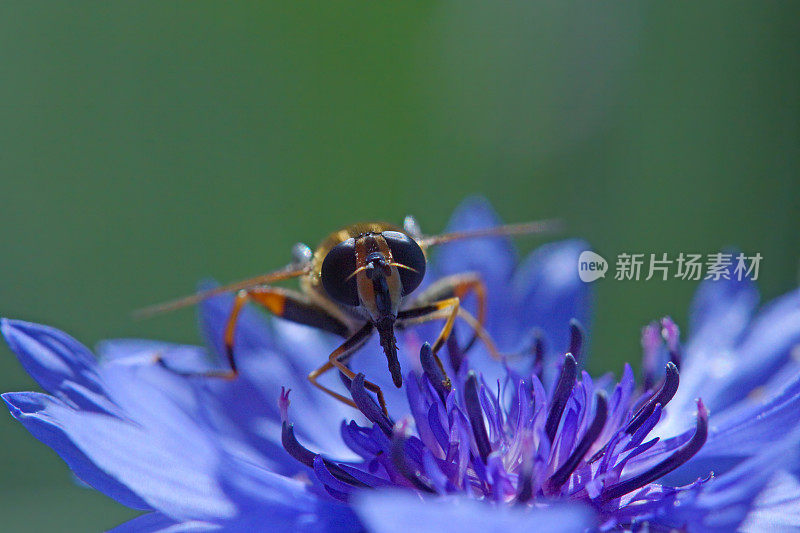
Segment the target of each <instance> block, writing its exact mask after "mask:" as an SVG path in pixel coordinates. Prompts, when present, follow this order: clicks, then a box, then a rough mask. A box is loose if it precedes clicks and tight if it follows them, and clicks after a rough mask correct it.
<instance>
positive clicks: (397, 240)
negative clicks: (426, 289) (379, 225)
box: [382, 231, 425, 296]
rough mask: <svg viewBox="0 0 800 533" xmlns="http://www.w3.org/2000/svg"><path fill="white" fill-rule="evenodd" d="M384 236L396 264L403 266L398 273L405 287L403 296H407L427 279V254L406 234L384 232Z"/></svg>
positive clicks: (398, 269)
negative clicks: (423, 279)
mask: <svg viewBox="0 0 800 533" xmlns="http://www.w3.org/2000/svg"><path fill="white" fill-rule="evenodd" d="M382 235H383V238H384V239H386V244H388V245H389V249H390V250H391V251H392V259H393V260H394V262H395V263H399V264H400V265H403V266H402V267H397V271H398V272H399V273H400V283H401V284H402V285H403V296H405V295H407V294H409V293H411V292H412V291H413V290H414V289H416V288H417V287H419V284H420V283H422V278H424V277H425V254H424V253H422V248H420V247H419V244H417V242H416V241H415V240H414V239H412V238H411V237H409V236H408V235H406V234H405V233H400V232H399V231H384V232H383V233H382ZM403 267H405V268H403Z"/></svg>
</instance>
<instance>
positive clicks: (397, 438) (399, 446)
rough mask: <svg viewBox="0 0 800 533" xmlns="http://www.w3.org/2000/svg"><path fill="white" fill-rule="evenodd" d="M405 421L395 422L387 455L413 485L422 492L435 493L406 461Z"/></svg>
mask: <svg viewBox="0 0 800 533" xmlns="http://www.w3.org/2000/svg"><path fill="white" fill-rule="evenodd" d="M406 426H407V423H406V422H405V421H401V422H399V423H398V424H397V427H396V429H395V431H394V432H393V434H392V445H391V449H390V450H389V456H390V457H391V459H392V464H393V465H394V467H395V468H396V469H397V471H398V472H399V473H400V474H401V475H402V476H403V477H404V478H406V479H407V480H408V481H409V482H410V483H411V484H412V485H414V487H415V488H416V489H418V490H421V491H423V492H428V493H431V494H435V493H436V491H435V490H434V489H433V488H431V487H430V485H428V483H427V482H425V481H424V480H423V479H422V474H421V473H420V472H419V470H417V469H416V468H412V466H411V465H410V464H409V462H408V454H407V453H406V449H405V448H406V440H407V438H406V435H405V433H406V430H407V427H406Z"/></svg>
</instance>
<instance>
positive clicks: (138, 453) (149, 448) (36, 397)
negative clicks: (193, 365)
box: [4, 381, 234, 520]
mask: <svg viewBox="0 0 800 533" xmlns="http://www.w3.org/2000/svg"><path fill="white" fill-rule="evenodd" d="M136 387H137V389H138V390H136V391H126V392H128V393H129V395H130V396H129V397H124V398H122V400H123V402H124V405H125V407H126V411H128V412H131V413H135V415H136V421H135V422H129V421H126V420H121V419H119V418H117V417H111V416H108V415H103V414H97V413H91V412H86V411H76V410H74V409H72V408H70V407H69V406H67V405H65V404H64V403H63V402H60V401H58V400H57V399H55V398H52V397H50V396H47V395H44V394H37V393H20V394H7V395H4V399H5V400H6V401H7V402H8V403H9V405H10V406H12V413H13V414H14V416H15V417H16V418H17V419H18V420H19V421H20V422H22V423H23V424H24V425H25V426H26V428H28V429H29V430H30V431H31V432H32V433H33V434H34V435H35V436H36V437H38V438H40V439H42V440H43V441H44V442H45V443H46V444H48V445H50V446H52V447H53V448H54V449H55V450H56V451H57V452H58V453H60V454H61V455H62V456H64V457H65V459H67V461H68V462H69V463H71V464H70V466H74V467H75V472H76V474H78V476H79V477H81V479H83V480H84V481H86V482H87V483H89V484H90V485H92V486H94V487H95V488H97V489H98V490H101V491H103V492H107V493H108V494H109V496H112V497H114V498H115V499H118V500H119V499H120V497H119V487H120V486H125V487H127V488H128V489H129V491H130V492H133V493H135V494H136V495H137V496H138V497H139V498H140V500H137V499H135V498H129V499H130V500H132V501H130V502H125V503H126V505H131V504H132V503H133V504H138V505H135V506H136V507H139V508H142V507H145V508H147V507H149V508H153V509H157V510H159V511H161V512H163V513H165V514H167V515H169V516H171V517H172V518H175V519H177V520H188V519H195V520H206V519H213V518H217V517H221V516H223V517H224V516H228V515H231V514H233V512H234V508H233V505H232V504H231V502H229V501H228V500H227V499H226V498H225V496H224V494H223V493H222V492H221V490H220V489H219V487H218V486H217V481H216V479H215V478H216V470H215V467H216V462H217V456H216V448H215V442H214V440H213V435H211V434H207V433H206V431H204V428H202V427H198V426H197V424H196V422H195V421H193V420H191V419H190V418H188V416H187V415H186V414H185V413H183V412H182V411H181V410H180V409H179V408H177V407H176V406H175V405H174V403H173V402H172V400H171V399H170V398H169V397H168V396H167V395H166V394H165V393H164V391H160V390H158V389H155V388H152V387H148V386H147V384H146V383H145V382H143V381H139V382H138V383H136ZM118 397H121V395H120V396H118ZM137 403H138V405H137ZM76 450H79V453H76ZM89 462H91V463H92V464H93V465H94V467H93V468H92V466H91V465H89V464H88V463H89ZM97 472H101V473H104V474H105V477H101V476H99V475H98V474H97ZM92 476H94V477H92ZM109 479H112V480H115V481H116V483H114V484H111V485H109V484H108V480H109ZM130 492H126V493H125V495H129V494H130ZM142 500H144V502H146V504H144V505H143V504H142Z"/></svg>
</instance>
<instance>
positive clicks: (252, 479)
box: [220, 454, 363, 533]
mask: <svg viewBox="0 0 800 533" xmlns="http://www.w3.org/2000/svg"><path fill="white" fill-rule="evenodd" d="M220 472H221V477H222V481H223V486H224V487H225V490H226V492H227V493H228V494H229V495H230V497H231V499H233V500H235V501H236V502H237V506H238V508H239V513H238V514H237V516H235V517H232V518H231V519H229V520H226V521H223V522H220V523H221V524H222V525H223V526H224V530H225V531H235V532H239V531H241V532H249V531H261V530H264V529H265V528H266V527H267V526H268V529H269V530H270V531H276V532H283V531H285V532H292V533H294V532H306V533H344V532H353V531H361V530H362V529H363V528H362V527H361V526H360V525H359V523H358V519H357V518H356V516H355V515H354V514H353V512H352V511H351V510H350V509H349V508H348V507H346V506H345V505H341V504H338V503H335V502H331V501H328V500H327V499H326V500H323V499H320V498H319V497H318V496H317V495H316V494H313V493H311V492H309V490H308V486H307V485H306V484H305V483H302V482H300V481H297V480H296V479H290V478H287V477H284V476H280V475H277V474H274V473H272V472H269V471H267V470H265V469H263V468H260V467H258V466H256V465H254V464H252V463H249V462H247V461H242V460H241V459H239V458H238V457H234V456H232V455H228V454H224V458H223V461H222V464H221V465H220Z"/></svg>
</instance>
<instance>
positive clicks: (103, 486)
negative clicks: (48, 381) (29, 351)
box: [2, 392, 150, 509]
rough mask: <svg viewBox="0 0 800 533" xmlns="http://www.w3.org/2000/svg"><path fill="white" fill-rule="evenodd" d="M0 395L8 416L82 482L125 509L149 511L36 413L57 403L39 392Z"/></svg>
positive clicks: (57, 429)
mask: <svg viewBox="0 0 800 533" xmlns="http://www.w3.org/2000/svg"><path fill="white" fill-rule="evenodd" d="M2 396H3V400H4V401H5V402H6V406H7V407H8V409H9V411H11V416H13V417H14V418H15V419H17V420H18V421H19V422H22V424H23V425H24V426H25V428H26V429H27V430H28V431H30V432H31V434H33V436H34V437H36V438H37V439H39V440H40V441H42V442H43V443H45V444H47V445H48V446H50V447H51V448H53V450H55V452H56V453H58V455H59V456H60V457H61V458H62V459H63V460H64V462H66V463H67V465H68V466H69V468H70V469H71V470H72V472H74V473H75V475H76V476H77V477H78V478H79V479H80V480H81V481H83V482H84V483H86V484H88V485H90V486H91V487H94V488H95V489H97V490H99V491H100V492H102V493H103V494H105V495H106V496H108V497H110V498H113V499H114V500H116V501H118V502H119V503H121V504H122V505H125V506H127V507H132V508H134V509H149V508H150V506H149V505H147V504H146V503H145V502H144V501H143V500H142V499H141V498H140V497H139V496H137V495H136V494H134V493H133V492H132V491H131V490H130V489H129V488H128V487H126V486H125V485H123V484H122V483H120V482H119V481H117V480H116V479H114V478H113V477H111V476H109V475H108V474H107V473H106V472H104V471H103V470H101V469H100V468H98V466H97V465H95V464H94V463H93V462H92V461H91V460H90V459H89V458H88V457H87V456H86V454H84V453H83V452H82V451H81V450H80V448H78V447H77V446H76V445H75V444H74V443H73V442H72V440H70V438H69V437H68V436H67V435H66V434H65V433H64V431H62V430H61V429H60V428H59V427H58V426H56V425H54V424H53V423H52V422H50V421H48V420H43V419H42V416H40V415H39V412H40V411H45V410H46V409H47V406H48V405H50V404H59V403H60V401H59V400H57V399H55V398H51V397H50V396H47V395H45V394H41V393H38V392H17V393H5V394H3V395H2Z"/></svg>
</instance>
